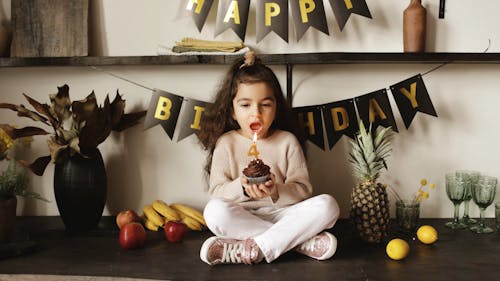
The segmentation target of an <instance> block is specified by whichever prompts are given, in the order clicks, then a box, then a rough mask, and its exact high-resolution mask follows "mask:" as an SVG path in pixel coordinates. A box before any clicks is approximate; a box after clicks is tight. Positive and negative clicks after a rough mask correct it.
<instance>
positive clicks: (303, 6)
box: [299, 0, 316, 22]
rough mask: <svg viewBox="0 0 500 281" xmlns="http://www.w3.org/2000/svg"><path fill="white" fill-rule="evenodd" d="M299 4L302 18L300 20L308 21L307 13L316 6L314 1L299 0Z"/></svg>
mask: <svg viewBox="0 0 500 281" xmlns="http://www.w3.org/2000/svg"><path fill="white" fill-rule="evenodd" d="M299 4H300V17H301V18H302V22H309V18H308V16H307V14H309V13H311V12H312V11H314V9H315V8H316V3H314V1H313V0H299Z"/></svg>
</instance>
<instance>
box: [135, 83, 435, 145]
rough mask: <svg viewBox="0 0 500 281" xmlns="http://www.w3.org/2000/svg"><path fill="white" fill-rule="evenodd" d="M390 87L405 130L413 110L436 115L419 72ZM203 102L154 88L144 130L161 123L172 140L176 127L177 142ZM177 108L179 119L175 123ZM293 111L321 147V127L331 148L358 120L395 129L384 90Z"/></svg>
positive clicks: (351, 133) (196, 124)
mask: <svg viewBox="0 0 500 281" xmlns="http://www.w3.org/2000/svg"><path fill="white" fill-rule="evenodd" d="M390 90H391V92H392V94H393V97H394V100H395V102H396V104H397V106H398V108H399V112H400V114H401V117H402V118H403V121H404V123H405V126H406V128H407V129H408V128H409V126H410V124H411V122H412V120H413V118H414V117H415V115H416V114H417V112H422V113H425V114H429V115H432V116H434V117H437V113H436V111H435V109H434V106H433V105H432V101H431V99H430V97H429V94H428V92H427V89H426V87H425V84H424V81H423V79H422V76H421V75H420V74H418V75H416V76H414V77H411V78H408V79H406V80H404V81H401V82H399V83H397V84H394V85H392V86H390ZM183 103H184V104H183ZM181 105H183V106H182V107H181ZM206 105H207V103H206V102H203V101H199V100H195V99H190V98H189V99H188V98H184V97H181V96H177V95H174V94H172V93H169V92H165V91H161V90H154V92H153V95H152V97H151V101H150V103H149V108H148V113H147V115H146V120H145V123H144V129H148V128H151V127H153V126H155V125H158V124H161V125H162V127H163V129H164V130H165V132H166V133H167V134H168V136H169V137H170V139H173V135H174V131H175V128H176V127H179V130H180V131H179V134H178V138H177V141H181V140H183V139H185V138H187V137H189V136H190V135H192V134H195V133H196V132H197V131H199V130H200V120H201V118H202V116H203V112H204V111H205V108H206ZM181 109H182V122H181V123H180V124H179V125H178V124H177V121H178V119H179V116H180V114H181ZM293 111H294V113H296V116H297V118H298V123H299V125H300V128H302V129H303V132H304V134H305V136H306V137H307V139H308V140H309V141H310V142H311V143H313V144H314V145H316V146H317V147H319V148H321V149H322V150H325V140H324V133H323V129H325V131H326V134H327V139H328V147H329V148H330V150H331V149H332V148H333V147H334V146H335V144H336V143H337V142H338V141H339V140H340V138H342V136H344V135H345V136H348V137H350V138H352V139H354V138H355V135H356V133H357V131H358V130H359V128H358V122H357V120H358V119H360V120H362V121H363V123H364V124H365V126H366V127H369V126H370V123H371V124H372V128H373V129H376V128H377V127H378V126H383V127H391V128H392V130H394V131H395V132H398V128H397V126H396V121H395V119H394V114H393V112H392V108H391V105H390V102H389V97H388V95H387V90H386V89H381V90H377V91H374V92H371V93H368V94H364V95H361V96H357V97H354V98H351V99H346V100H341V101H334V102H330V103H326V104H322V105H312V106H303V107H295V108H293ZM323 124H324V125H323Z"/></svg>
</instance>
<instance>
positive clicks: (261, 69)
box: [197, 52, 305, 175]
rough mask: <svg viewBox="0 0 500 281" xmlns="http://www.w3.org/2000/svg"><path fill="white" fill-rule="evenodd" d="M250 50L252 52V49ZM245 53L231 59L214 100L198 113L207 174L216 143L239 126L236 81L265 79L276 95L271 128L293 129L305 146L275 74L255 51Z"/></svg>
mask: <svg viewBox="0 0 500 281" xmlns="http://www.w3.org/2000/svg"><path fill="white" fill-rule="evenodd" d="M252 53H253V52H252ZM252 53H250V54H248V53H247V54H246V55H245V57H244V58H239V59H237V60H235V61H234V62H233V64H232V65H231V66H230V68H229V70H228V71H227V73H226V75H225V76H224V79H223V80H222V81H221V83H220V85H219V88H218V90H217V94H216V96H215V101H214V102H213V103H211V104H207V106H206V108H205V111H204V112H203V115H202V117H201V123H200V126H201V129H200V131H198V133H197V136H198V139H199V141H200V143H201V145H202V147H203V149H204V150H206V151H208V155H207V160H206V163H205V172H206V173H207V175H210V167H211V165H212V155H213V152H214V149H215V144H216V143H217V140H218V139H219V137H220V136H222V135H223V134H224V133H226V132H228V131H231V130H237V129H239V128H240V127H239V125H238V123H237V122H236V120H234V119H233V117H232V114H233V99H234V98H235V96H236V92H237V90H238V85H239V84H241V83H243V84H247V83H258V82H264V83H267V84H268V85H269V86H270V88H271V89H272V90H273V93H274V96H275V99H276V116H275V119H274V121H273V124H272V125H271V129H280V130H284V131H289V132H291V133H293V134H294V135H295V136H296V137H297V139H298V140H299V142H300V143H301V145H302V146H303V147H304V142H305V139H304V138H303V137H302V134H301V131H300V130H299V129H298V125H297V118H296V117H295V116H294V115H293V113H292V109H291V108H290V106H289V105H288V103H287V101H286V99H285V97H284V95H283V91H282V90H281V86H280V84H279V81H278V78H277V77H276V75H275V74H274V72H273V71H272V70H271V69H270V68H269V67H267V66H265V65H264V64H262V62H261V60H260V59H259V58H255V55H254V54H252Z"/></svg>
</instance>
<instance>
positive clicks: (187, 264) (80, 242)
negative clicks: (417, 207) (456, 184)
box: [0, 217, 500, 281]
mask: <svg viewBox="0 0 500 281" xmlns="http://www.w3.org/2000/svg"><path fill="white" fill-rule="evenodd" d="M444 221H445V220H421V223H423V224H430V225H433V226H434V227H436V228H437V230H438V231H439V234H440V237H439V241H438V242H437V243H436V244H434V245H431V246H428V245H423V244H421V243H420V242H418V241H415V240H411V239H409V242H410V247H411V253H410V256H409V257H408V258H407V259H405V260H403V261H392V260H390V259H389V258H387V256H386V254H385V243H382V244H379V245H368V244H365V243H362V242H360V241H359V240H358V239H357V238H355V237H354V235H352V231H351V228H350V225H349V223H348V222H347V221H345V220H341V221H339V222H338V223H337V225H336V226H335V227H334V228H333V229H332V230H331V231H332V232H333V233H334V234H335V235H336V236H337V238H338V239H339V247H338V250H337V253H336V254H335V256H334V257H333V258H332V259H330V260H327V261H322V262H320V261H316V260H313V259H310V258H307V257H305V256H302V255H300V254H298V253H295V252H290V253H287V254H285V255H283V256H282V257H280V258H279V259H277V260H276V261H274V262H273V263H271V264H266V263H261V264H259V265H254V266H245V265H224V266H213V267H211V266H208V265H206V264H205V263H203V262H202V261H201V260H200V259H199V256H198V253H199V249H200V246H201V244H202V243H203V241H204V240H205V239H206V238H208V237H209V236H210V233H209V232H208V231H204V232H201V233H200V232H191V233H189V234H188V236H187V237H186V239H185V240H184V241H183V242H182V243H177V244H175V243H168V242H167V241H166V240H165V239H164V237H163V233H162V232H148V240H147V244H146V246H145V247H144V248H142V249H138V250H129V251H126V250H122V249H121V248H120V247H119V245H118V229H117V228H116V227H115V226H114V222H113V218H112V217H106V218H103V219H102V221H101V228H100V229H99V230H95V231H91V232H88V233H86V234H81V235H68V234H66V233H65V232H64V227H63V225H62V223H61V221H60V219H59V218H58V217H21V218H19V224H20V234H24V235H29V241H28V243H27V244H26V243H25V244H24V245H29V243H31V242H35V243H36V245H35V247H34V248H31V249H29V250H28V252H27V253H24V254H22V255H18V256H15V257H8V258H3V259H0V273H3V274H26V273H30V274H57V275H87V276H88V275H90V276H114V277H134V278H150V279H159V280H286V281H291V280H313V279H314V280H318V281H319V280H334V281H341V280H408V281H410V280H419V281H421V280H453V281H459V280H467V281H473V280H500V235H499V234H489V235H477V234H473V233H472V232H470V231H468V230H456V231H454V230H450V229H447V228H444V227H443V223H444ZM490 222H491V221H490ZM394 235H395V234H392V236H394ZM23 237H24V238H23ZM26 238H27V237H26V236H23V235H20V238H19V240H23V239H26ZM19 242H22V241H19ZM21 245H22V243H21ZM4 246H5V245H4ZM6 250H8V249H6V248H5V247H4V248H3V253H4V254H5V253H6ZM0 252H2V251H0Z"/></svg>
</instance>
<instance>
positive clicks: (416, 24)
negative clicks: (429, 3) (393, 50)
mask: <svg viewBox="0 0 500 281" xmlns="http://www.w3.org/2000/svg"><path fill="white" fill-rule="evenodd" d="M426 14H427V11H426V10H425V8H424V6H422V1H421V0H410V4H409V5H408V7H407V8H406V9H405V10H404V12H403V50H404V52H424V50H425V29H426Z"/></svg>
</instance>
